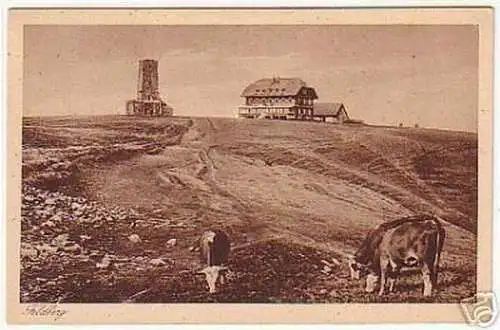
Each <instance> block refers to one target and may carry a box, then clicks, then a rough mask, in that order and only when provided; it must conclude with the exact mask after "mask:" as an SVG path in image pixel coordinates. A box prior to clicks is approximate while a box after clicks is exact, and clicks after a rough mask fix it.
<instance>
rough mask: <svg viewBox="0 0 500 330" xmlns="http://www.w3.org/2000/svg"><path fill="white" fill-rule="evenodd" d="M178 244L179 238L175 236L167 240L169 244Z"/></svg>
mask: <svg viewBox="0 0 500 330" xmlns="http://www.w3.org/2000/svg"><path fill="white" fill-rule="evenodd" d="M176 244H177V240H176V239H175V238H171V239H169V240H168V241H167V245H168V246H175V245H176Z"/></svg>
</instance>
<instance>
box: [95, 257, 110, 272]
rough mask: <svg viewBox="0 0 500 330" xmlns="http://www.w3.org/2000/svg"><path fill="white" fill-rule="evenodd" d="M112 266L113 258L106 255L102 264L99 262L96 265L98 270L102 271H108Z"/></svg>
mask: <svg viewBox="0 0 500 330" xmlns="http://www.w3.org/2000/svg"><path fill="white" fill-rule="evenodd" d="M110 265H111V257H110V256H109V255H107V254H106V255H105V256H104V258H102V260H101V262H98V263H97V264H96V267H97V268H101V269H106V268H108V267H109V266H110Z"/></svg>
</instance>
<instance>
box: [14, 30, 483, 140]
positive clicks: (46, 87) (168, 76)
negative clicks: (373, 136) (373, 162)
mask: <svg viewBox="0 0 500 330" xmlns="http://www.w3.org/2000/svg"><path fill="white" fill-rule="evenodd" d="M478 42H479V41H478V30H477V27H475V26H445V25H434V26H432V25H427V26H418V25H412V26H410V25H379V26H355V25H316V26H313V25H311V26H305V25H295V26H268V25H261V26H256V25H255V26H248V25H247V26H244V25H242V26H227V25H225V26H213V25H212V26H179V25H172V26H132V25H128V26H125V25H124V26H119V25H97V26H89V25H85V26H84V25H82V26H68V25H57V26H56V25H52V26H51V25H43V26H42V25H40V26H26V27H25V31H24V62H23V63H24V73H23V74H24V76H23V93H24V94H23V107H24V108H23V113H24V115H25V116H48V115H51V116H53V115H96V114H97V115H98V114H103V115H104V114H118V113H125V102H126V101H127V100H129V99H133V98H135V96H136V86H137V70H138V60H139V59H144V58H151V59H157V60H158V61H159V74H160V94H161V96H162V98H163V99H164V100H165V101H166V102H167V103H168V104H169V105H171V106H172V107H173V108H174V113H175V114H176V115H184V116H218V117H234V116H236V115H237V111H238V106H239V105H241V104H243V101H244V100H243V98H242V97H241V96H240V95H241V92H242V91H243V89H244V88H245V87H246V86H247V85H249V84H250V83H252V82H254V81H256V80H258V79H261V78H271V77H273V76H280V77H300V78H302V79H303V80H304V81H305V82H306V83H307V84H308V85H309V86H311V87H313V88H314V89H315V90H316V92H317V94H318V96H319V100H318V101H319V102H343V103H344V104H345V106H346V108H347V111H348V113H349V115H350V117H351V118H355V119H361V120H363V121H365V122H366V123H370V124H375V125H398V124H399V123H403V124H404V125H405V126H413V125H415V124H418V125H419V126H421V127H429V128H441V129H453V130H460V131H470V132H476V131H477V112H478V105H477V103H478V48H479V44H478Z"/></svg>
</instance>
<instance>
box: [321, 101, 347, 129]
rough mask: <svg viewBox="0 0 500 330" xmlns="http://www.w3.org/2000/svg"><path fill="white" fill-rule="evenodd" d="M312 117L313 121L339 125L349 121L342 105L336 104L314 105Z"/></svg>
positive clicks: (322, 103)
mask: <svg viewBox="0 0 500 330" xmlns="http://www.w3.org/2000/svg"><path fill="white" fill-rule="evenodd" d="M313 117H314V120H319V121H323V122H326V121H330V122H337V123H340V124H343V123H344V122H346V121H349V115H348V114H347V110H346V107H345V105H344V103H338V102H318V103H315V104H314V112H313ZM328 118H330V119H328Z"/></svg>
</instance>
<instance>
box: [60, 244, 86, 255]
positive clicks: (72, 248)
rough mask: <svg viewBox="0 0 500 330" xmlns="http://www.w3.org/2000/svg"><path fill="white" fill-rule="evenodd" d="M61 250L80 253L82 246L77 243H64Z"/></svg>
mask: <svg viewBox="0 0 500 330" xmlns="http://www.w3.org/2000/svg"><path fill="white" fill-rule="evenodd" d="M63 250H64V251H65V252H75V253H80V252H81V251H82V248H81V247H80V245H78V244H72V245H66V246H65V247H64V248H63Z"/></svg>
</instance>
